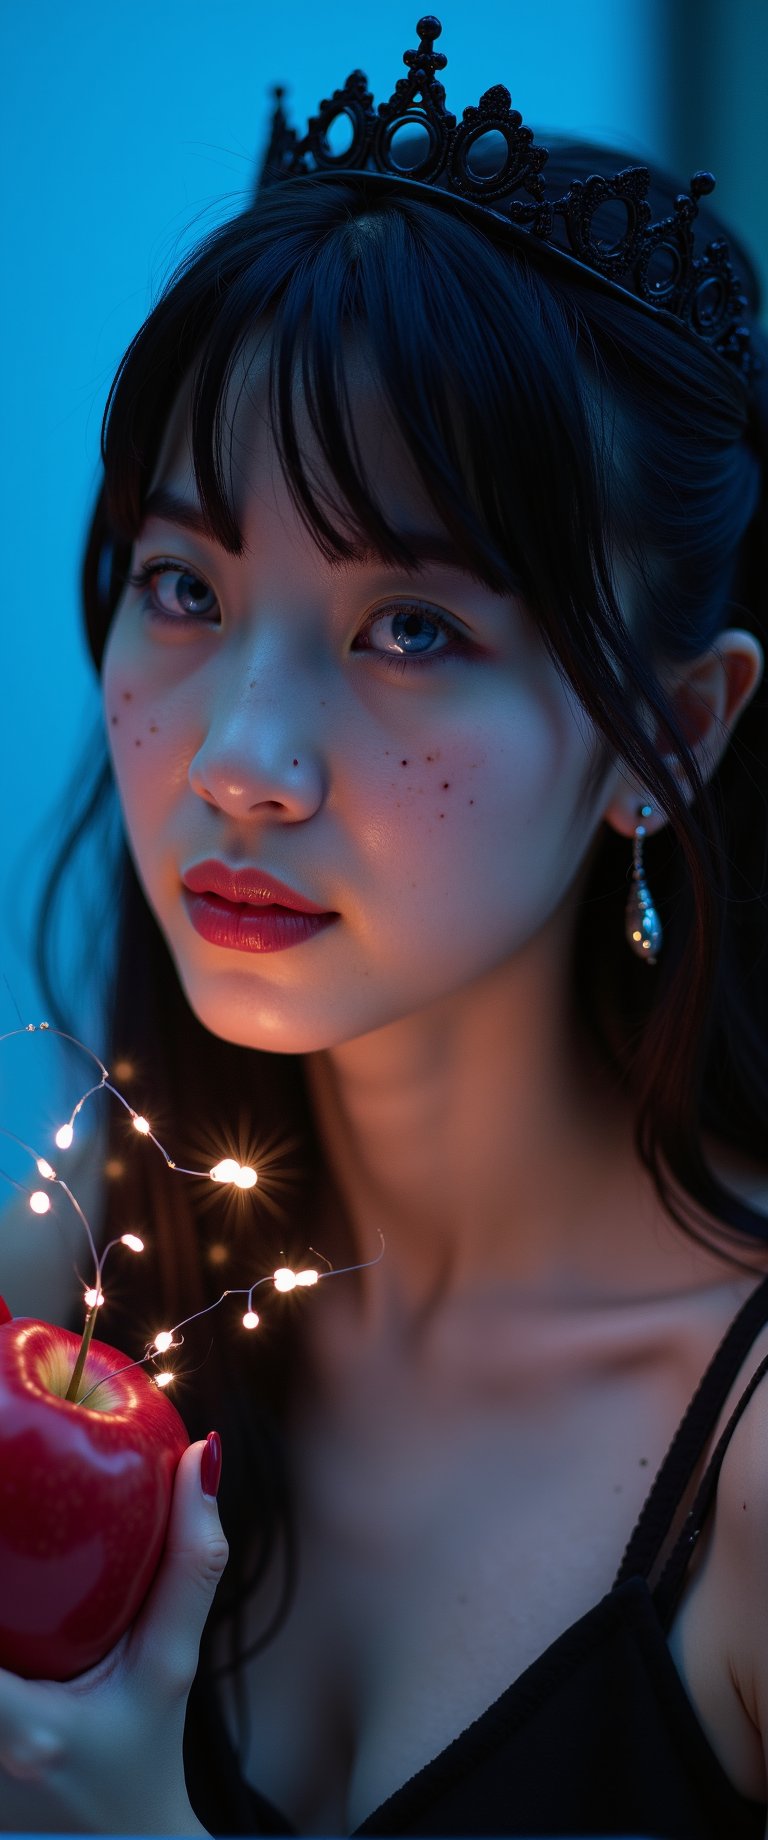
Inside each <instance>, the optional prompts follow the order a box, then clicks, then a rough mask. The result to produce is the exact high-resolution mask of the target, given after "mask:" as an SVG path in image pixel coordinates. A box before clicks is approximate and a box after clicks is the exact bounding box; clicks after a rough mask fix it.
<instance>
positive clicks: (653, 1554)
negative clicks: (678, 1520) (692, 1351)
mask: <svg viewBox="0 0 768 1840" xmlns="http://www.w3.org/2000/svg"><path fill="white" fill-rule="evenodd" d="M766 1322H768V1278H764V1279H763V1280H762V1282H761V1283H760V1284H759V1285H758V1286H757V1288H756V1289H755V1290H754V1291H753V1292H752V1294H751V1296H749V1297H748V1298H747V1301H746V1303H744V1304H742V1307H741V1309H740V1310H739V1313H738V1315H737V1316H736V1317H735V1318H734V1320H733V1322H732V1323H731V1325H730V1327H729V1328H728V1329H727V1330H726V1333H725V1335H724V1337H723V1340H722V1341H721V1343H720V1346H719V1348H717V1349H716V1351H715V1353H714V1355H713V1357H712V1360H711V1361H710V1364H709V1367H708V1368H707V1370H706V1373H705V1374H704V1375H703V1378H702V1379H701V1381H700V1382H699V1385H698V1387H697V1388H696V1392H695V1393H694V1395H693V1398H692V1400H691V1402H690V1405H689V1406H688V1408H687V1410H686V1412H685V1415H684V1417H683V1418H682V1420H681V1422H680V1424H679V1425H678V1428H677V1431H676V1432H675V1435H674V1437H673V1439H672V1443H671V1444H670V1446H669V1449H668V1451H667V1454H666V1456H665V1458H664V1460H663V1462H662V1464H661V1468H660V1469H659V1471H658V1474H657V1476H656V1479H655V1481H654V1483H653V1486H652V1488H651V1490H650V1493H649V1494H648V1496H647V1498H646V1501H645V1504H644V1506H643V1508H642V1510H641V1512H640V1516H639V1519H638V1521H637V1523H636V1525H635V1528H634V1530H633V1532H632V1533H631V1535H630V1538H629V1541H628V1543H627V1547H626V1550H625V1553H624V1556H623V1558H622V1561H621V1565H620V1566H619V1569H618V1572H617V1573H616V1577H615V1579H614V1585H613V1588H614V1590H615V1588H616V1586H617V1585H620V1584H625V1583H626V1582H627V1580H628V1579H629V1578H636V1577H641V1578H645V1579H647V1578H648V1577H649V1574H650V1572H651V1570H652V1568H653V1566H654V1564H655V1562H656V1560H657V1558H658V1556H659V1553H660V1551H661V1548H662V1546H663V1544H664V1541H665V1539H666V1537H667V1534H668V1532H669V1528H670V1526H671V1524H672V1520H673V1517H674V1513H675V1509H676V1508H677V1506H678V1504H679V1502H680V1500H681V1498H682V1496H683V1494H684V1492H685V1489H686V1487H687V1485H688V1483H689V1482H690V1479H691V1476H692V1475H693V1472H694V1470H695V1468H696V1464H697V1462H698V1460H699V1458H700V1456H701V1453H702V1451H703V1449H704V1447H705V1445H706V1442H707V1439H708V1438H709V1437H710V1436H711V1434H712V1431H713V1429H714V1427H715V1425H716V1423H717V1418H718V1413H719V1412H720V1411H721V1409H722V1406H723V1401H724V1400H725V1399H727V1397H728V1393H729V1392H730V1389H731V1387H732V1385H733V1382H734V1380H735V1379H736V1376H737V1374H738V1371H739V1368H740V1367H741V1366H742V1363H743V1362H744V1360H745V1358H746V1356H747V1354H748V1353H749V1350H750V1348H751V1347H752V1344H753V1342H754V1341H755V1339H756V1337H757V1336H758V1334H759V1332H760V1330H761V1329H762V1328H763V1327H764V1326H765V1324H766ZM762 1371H763V1369H762V1368H759V1369H758V1375H759V1374H760V1373H761V1372H762ZM758 1375H756V1376H755V1378H754V1380H753V1382H752V1384H751V1386H750V1387H749V1388H748V1389H747V1394H746V1395H745V1397H744V1398H743V1400H742V1401H740V1402H739V1406H738V1407H737V1408H736V1412H735V1413H734V1415H733V1419H732V1420H731V1421H729V1426H728V1430H729V1431H730V1429H731V1428H732V1426H733V1424H735V1422H736V1418H737V1417H738V1414H739V1411H740V1410H743V1407H744V1406H745V1405H746V1403H747V1398H749V1397H750V1395H751V1391H752V1389H753V1387H754V1385H756V1383H757V1378H758ZM723 1437H724V1438H726V1433H725V1432H724V1433H723ZM726 1441H727V1438H726ZM720 1442H721V1443H723V1439H721V1440H720ZM719 1449H720V1445H718V1450H719ZM724 1450H725V1445H723V1454H724ZM716 1456H717V1453H715V1456H713V1458H712V1463H711V1464H710V1466H709V1469H708V1470H707V1476H706V1477H705V1479H704V1480H705V1481H707V1479H708V1477H709V1475H710V1470H711V1469H712V1466H713V1464H714V1463H715V1460H716ZM720 1461H721V1462H722V1456H721V1458H720ZM716 1479H717V1478H716V1477H715V1481H716ZM712 1487H714V1483H713V1484H712ZM703 1489H704V1483H702V1487H701V1490H700V1491H699V1494H702V1493H703ZM698 1499H699V1497H698V1496H697V1498H696V1500H697V1503H698ZM708 1500H709V1497H707V1501H708ZM694 1505H696V1504H694ZM704 1511H706V1510H704ZM689 1518H690V1517H689ZM699 1531H700V1529H699ZM690 1532H691V1529H690V1528H689V1527H688V1525H687V1523H686V1538H687V1539H689V1535H690ZM696 1537H697V1534H694V1540H695V1538H696ZM683 1550H686V1549H683ZM691 1550H692V1546H691V1544H690V1540H689V1544H688V1547H687V1556H688V1557H689V1558H690V1553H691ZM675 1553H677V1547H676V1548H675ZM673 1556H674V1555H673ZM670 1564H671V1559H670ZM684 1570H685V1568H684V1567H683V1572H684ZM665 1575H666V1572H665Z"/></svg>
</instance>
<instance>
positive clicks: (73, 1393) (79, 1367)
mask: <svg viewBox="0 0 768 1840" xmlns="http://www.w3.org/2000/svg"><path fill="white" fill-rule="evenodd" d="M98 1307H99V1306H98V1304H96V1303H93V1304H91V1307H90V1309H89V1311H88V1315H87V1316H86V1319H85V1326H84V1328H83V1338H82V1341H81V1343H80V1348H79V1350H78V1356H77V1360H76V1362H75V1365H74V1368H73V1370H72V1378H71V1380H70V1382H69V1386H68V1387H67V1390H66V1393H65V1394H64V1398H65V1399H70V1400H71V1401H72V1403H73V1404H74V1405H77V1403H78V1400H77V1395H78V1393H79V1391H80V1382H81V1380H82V1378H83V1371H84V1368H85V1363H86V1361H87V1359H88V1350H89V1348H90V1346H91V1339H92V1336H93V1331H94V1327H95V1323H96V1311H97V1309H98Z"/></svg>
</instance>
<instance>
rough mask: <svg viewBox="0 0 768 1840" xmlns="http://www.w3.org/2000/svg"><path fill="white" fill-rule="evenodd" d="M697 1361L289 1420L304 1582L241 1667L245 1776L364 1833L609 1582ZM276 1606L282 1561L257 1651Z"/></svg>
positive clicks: (670, 1359)
mask: <svg viewBox="0 0 768 1840" xmlns="http://www.w3.org/2000/svg"><path fill="white" fill-rule="evenodd" d="M700 1353H701V1351H700V1349H699V1347H698V1344H697V1343H696V1338H695V1337H694V1338H693V1345H692V1346H691V1347H690V1349H689V1350H688V1351H687V1355H686V1358H683V1359H682V1360H681V1354H680V1346H679V1344H678V1345H677V1346H673V1345H672V1344H670V1346H669V1348H668V1349H667V1350H666V1351H665V1350H664V1349H663V1348H660V1347H658V1346H657V1347H656V1348H655V1351H654V1354H653V1356H651V1354H650V1352H649V1351H648V1350H646V1351H645V1353H643V1351H642V1350H641V1349H640V1348H638V1349H637V1350H636V1351H635V1358H634V1359H633V1358H631V1356H630V1354H629V1352H628V1351H626V1350H625V1358H624V1359H622V1360H621V1361H619V1362H616V1363H614V1366H613V1370H612V1376H611V1384H610V1386H606V1385H605V1375H604V1374H603V1373H596V1372H592V1373H591V1374H589V1375H585V1376H584V1377H583V1378H582V1379H581V1381H580V1382H579V1383H578V1384H575V1383H574V1382H573V1381H572V1383H571V1386H570V1388H569V1389H568V1390H567V1391H566V1390H565V1389H564V1388H563V1386H562V1384H561V1383H559V1382H558V1379H557V1375H556V1374H553V1375H552V1376H551V1380H550V1383H548V1384H545V1385H542V1384H541V1383H540V1382H539V1383H538V1384H535V1385H534V1384H533V1382H531V1383H530V1384H529V1385H528V1386H525V1385H522V1384H520V1386H519V1389H518V1388H513V1389H512V1391H511V1393H510V1392H509V1391H504V1393H503V1394H502V1395H500V1396H499V1397H498V1399H493V1398H488V1397H485V1398H484V1400H483V1403H482V1408H479V1407H478V1406H477V1405H476V1406H475V1408H474V1409H472V1410H469V1409H468V1408H467V1405H466V1401H461V1400H460V1399H459V1398H457V1399H456V1400H454V1401H453V1402H452V1401H451V1399H450V1398H447V1399H444V1400H443V1401H442V1402H441V1409H440V1410H437V1409H436V1402H435V1401H434V1399H425V1397H424V1393H423V1391H419V1389H418V1388H416V1389H415V1390H411V1391H409V1388H408V1386H407V1385H406V1384H404V1383H403V1381H402V1380H400V1381H399V1382H394V1381H393V1383H392V1385H391V1386H390V1387H389V1389H388V1390H387V1396H386V1397H385V1398H383V1397H382V1396H381V1393H380V1392H377V1390H376V1388H375V1387H373V1386H371V1388H370V1390H368V1389H367V1387H366V1385H365V1383H364V1382H361V1384H360V1386H359V1387H358V1389H357V1393H356V1397H355V1401H354V1409H352V1408H350V1409H349V1410H348V1411H345V1412H342V1413H337V1414H335V1415H330V1416H329V1415H328V1414H327V1413H323V1412H320V1411H317V1412H315V1411H307V1412H306V1413H305V1414H304V1415H303V1416H302V1417H301V1419H300V1420H299V1421H297V1422H296V1423H295V1425H294V1427H293V1430H292V1439H291V1447H290V1455H291V1464H292V1469H293V1481H294V1490H295V1501H296V1537H297V1554H298V1572H297V1582H296V1589H295V1593H294V1596H293V1601H292V1605H291V1609H290V1611H289V1614H288V1616H287V1617H286V1619H285V1621H284V1623H283V1625H282V1627H281V1629H280V1632H279V1634H278V1636H277V1637H276V1638H275V1640H274V1641H272V1642H271V1643H270V1644H269V1646H268V1647H267V1648H266V1649H265V1650H264V1652H263V1653H262V1654H261V1655H258V1656H256V1657H255V1658H254V1659H253V1660H252V1661H251V1663H250V1664H249V1666H248V1673H247V1694H248V1709H249V1721H250V1739H249V1747H248V1752H247V1759H246V1767H245V1774H246V1775H247V1777H248V1778H249V1780H250V1781H252V1782H253V1784H254V1785H255V1786H257V1787H258V1788H259V1789H260V1790H261V1791H262V1792H263V1793H264V1794H266V1795H267V1796H268V1797H269V1798H270V1800H271V1801H273V1802H274V1803H275V1805H276V1806H277V1807H279V1808H281V1809H282V1810H283V1812H284V1813H285V1814H286V1815H288V1817H289V1818H290V1819H291V1820H292V1822H293V1823H294V1825H295V1826H296V1827H297V1829H298V1830H299V1831H300V1832H305V1833H312V1832H317V1833H322V1832H325V1833H329V1832H336V1833H344V1832H349V1831H351V1830H353V1829H354V1828H355V1827H356V1826H358V1825H359V1824H360V1823H361V1822H362V1821H363V1820H364V1819H365V1818H366V1816H367V1815H369V1814H370V1813H371V1812H372V1810H373V1809H374V1808H376V1807H378V1806H379V1805H380V1804H381V1803H382V1802H383V1801H384V1800H385V1799H386V1798H387V1797H388V1796H389V1795H390V1794H392V1792H393V1791H394V1790H395V1789H397V1788H398V1787H399V1786H400V1785H401V1784H402V1783H403V1782H405V1781H406V1780H407V1778H408V1777H409V1776H411V1775H413V1774H415V1773H416V1772H417V1771H418V1770H419V1769H420V1768H422V1766H423V1765H424V1764H425V1763H426V1762H427V1761H428V1760H429V1759H430V1758H431V1757H433V1756H436V1755H437V1754H438V1753H439V1752H440V1751H442V1750H443V1749H444V1748H445V1747H446V1745H448V1744H449V1743H450V1742H451V1741H452V1739H454V1738H455V1737H456V1736H457V1735H458V1733H459V1732H461V1731H462V1730H464V1729H465V1727H466V1726H467V1725H468V1724H470V1723H471V1722H472V1720H474V1719H475V1718H477V1717H478V1716H479V1715H480V1714H481V1713H482V1712H484V1711H485V1709H486V1707H487V1706H489V1705H490V1704H491V1703H492V1702H493V1701H494V1700H495V1699H497V1698H498V1696H499V1695H500V1694H501V1693H502V1692H503V1691H504V1690H505V1688H507V1687H508V1686H509V1685H510V1683H511V1682H512V1681H513V1680H515V1679H517V1678H518V1676H519V1675H520V1674H521V1673H522V1672H523V1671H524V1670H525V1669H526V1668H527V1667H528V1666H529V1665H530V1663H531V1662H533V1661H534V1660H535V1659H536V1658H537V1657H538V1656H539V1655H540V1654H542V1653H543V1652H544V1651H545V1650H546V1649H547V1648H548V1647H549V1645H550V1644H551V1643H552V1642H554V1641H555V1640H556V1639H557V1637H558V1636H559V1635H561V1634H562V1632H563V1631H564V1630H565V1629H566V1628H568V1627H569V1626H570V1625H571V1624H572V1623H574V1622H576V1621H577V1620H578V1619H579V1618H580V1617H581V1616H583V1615H585V1614H586V1612H587V1611H588V1610H590V1609H591V1607H592V1606H593V1605H594V1604H596V1603H597V1602H598V1601H599V1600H600V1598H602V1597H603V1595H604V1594H605V1592H606V1591H608V1590H609V1589H610V1586H611V1584H612V1582H613V1578H614V1576H615V1573H616V1571H617V1569H618V1566H619V1563H620V1560H621V1557H622V1553H623V1550H624V1547H625V1545H626V1542H627V1540H628V1538H629V1536H630V1533H631V1531H632V1528H633V1526H634V1524H635V1521H636V1519H637V1516H638V1514H639V1512H640V1508H641V1506H642V1503H643V1501H644V1499H645V1497H646V1495H647V1493H648V1489H649V1486H650V1483H651V1480H652V1478H653V1476H654V1474H655V1471H656V1469H657V1468H658V1466H659V1464H660V1462H661V1460H662V1458H663V1456H664V1454H665V1451H666V1448H667V1444H668V1442H669V1438H670V1434H671V1431H672V1430H673V1429H674V1426H675V1424H676V1422H677V1419H678V1418H679V1416H680V1415H681V1414H682V1411H683V1410H684V1407H685V1405H686V1403H687V1400H688V1397H689V1396H690V1393H691V1392H692V1391H693V1388H694V1386H695V1383H696V1380H697V1379H698V1376H699V1374H700V1372H701V1369H702V1367H703V1366H704V1365H706V1356H705V1357H704V1359H703V1360H700V1361H699V1357H700ZM697 1361H698V1362H699V1364H698V1365H697ZM279 1591H280V1575H279V1570H278V1568H275V1570H274V1571H273V1573H272V1574H271V1575H270V1577H269V1578H268V1579H266V1580H265V1581H264V1584H263V1586H262V1588H261V1590H260V1591H259V1593H258V1596H257V1597H256V1598H255V1599H254V1600H253V1601H252V1602H251V1604H250V1605H249V1608H248V1612H247V1628H246V1639H248V1637H249V1636H255V1635H256V1634H257V1633H258V1632H259V1630H260V1629H262V1628H263V1627H264V1626H265V1624H266V1623H267V1621H268V1620H269V1617H270V1615H271V1613H272V1612H273V1611H274V1610H275V1609H276V1607H277V1603H278V1600H279ZM701 1659H702V1666H703V1667H704V1669H705V1671H706V1668H707V1667H708V1666H709V1665H710V1660H711V1658H710V1657H708V1656H707V1654H706V1652H704V1653H703V1655H702V1657H701ZM228 1715H229V1723H230V1729H231V1731H232V1734H233V1736H234V1735H235V1733H236V1725H235V1720H234V1701H233V1700H232V1701H230V1704H229V1708H228Z"/></svg>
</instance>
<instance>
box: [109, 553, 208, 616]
mask: <svg viewBox="0 0 768 1840" xmlns="http://www.w3.org/2000/svg"><path fill="white" fill-rule="evenodd" d="M128 581H129V583H130V585H131V587H132V588H139V589H142V588H146V589H148V590H150V592H148V593H147V596H146V599H145V601H144V611H145V612H146V613H148V614H149V616H150V618H151V619H153V620H160V621H165V622H166V623H167V624H168V625H170V626H181V625H183V623H184V621H185V620H190V621H200V620H210V618H211V616H212V614H213V613H214V611H215V610H216V596H215V594H214V592H213V589H212V588H209V586H208V583H207V582H206V581H203V580H202V577H201V576H200V575H195V574H194V573H193V572H192V570H191V569H182V568H180V566H179V564H178V562H144V563H142V565H141V568H139V569H137V571H136V573H135V574H134V575H129V576H128ZM206 596H207V597H208V604H207V605H206V604H205V602H206Z"/></svg>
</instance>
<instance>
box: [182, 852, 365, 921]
mask: <svg viewBox="0 0 768 1840" xmlns="http://www.w3.org/2000/svg"><path fill="white" fill-rule="evenodd" d="M181 879H182V882H183V884H184V887H185V888H187V889H189V891H190V893H192V894H216V895H219V896H220V898H221V899H222V900H223V901H231V902H232V903H233V904H234V905H236V906H243V905H246V906H249V907H257V908H258V907H262V908H264V907H280V908H288V909H290V910H292V911H293V912H294V913H299V914H327V913H329V912H331V911H333V910H331V909H329V908H327V907H320V906H318V904H317V902H316V901H310V900H308V899H307V897H306V895H303V894H297V893H296V890H295V889H294V888H289V887H288V886H287V884H286V883H285V882H280V881H278V879H277V877H276V876H274V875H268V874H267V873H266V871H265V870H263V869H259V868H258V867H253V868H245V869H231V868H230V867H229V865H228V864H227V863H222V862H217V861H216V860H215V859H213V858H209V859H208V860H206V861H205V862H201V863H193V864H192V866H191V867H190V868H189V869H184V870H182V876H181Z"/></svg>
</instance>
